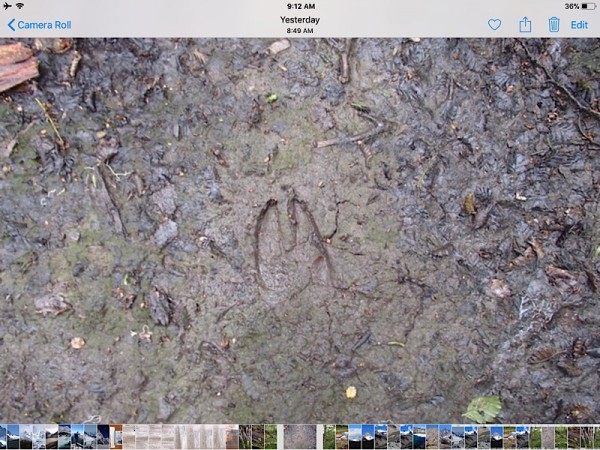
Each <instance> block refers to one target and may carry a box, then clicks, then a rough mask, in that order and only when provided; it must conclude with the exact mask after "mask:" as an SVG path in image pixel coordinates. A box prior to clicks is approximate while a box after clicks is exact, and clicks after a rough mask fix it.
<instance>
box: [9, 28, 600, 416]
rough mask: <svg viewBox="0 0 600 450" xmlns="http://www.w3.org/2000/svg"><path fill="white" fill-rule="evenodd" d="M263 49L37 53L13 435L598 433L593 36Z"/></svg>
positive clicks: (17, 175)
mask: <svg viewBox="0 0 600 450" xmlns="http://www.w3.org/2000/svg"><path fill="white" fill-rule="evenodd" d="M4 42H5V43H8V42H11V41H4ZM273 42H275V40H237V39H218V40H214V39H211V40H187V39H182V40H155V39H147V40H119V39H113V40H110V39H106V40H76V41H69V40H42V41H33V40H30V41H25V44H26V45H28V46H29V47H30V48H34V49H35V52H34V53H35V55H36V56H37V58H38V59H39V61H40V67H39V70H40V76H39V78H38V79H37V80H36V81H34V82H29V83H26V84H23V85H20V86H18V87H16V88H13V89H11V90H10V91H8V92H5V93H4V94H2V102H0V117H1V119H0V163H1V166H2V171H1V173H0V196H1V199H2V200H1V202H0V239H1V244H0V291H1V292H0V293H1V295H2V303H1V304H0V305H1V306H0V308H1V314H2V319H3V320H2V321H1V322H0V349H1V355H0V371H1V373H2V379H3V384H2V387H1V390H0V393H1V394H0V399H1V400H0V422H2V423H7V422H8V423H10V422H16V423H19V422H22V421H28V422H39V423H48V422H53V421H55V422H57V423H61V422H64V421H71V422H78V421H83V420H86V419H88V418H89V417H90V416H100V417H101V420H102V421H103V422H105V423H106V422H113V423H128V422H129V423H131V422H137V423H155V422H170V423H228V422H234V423H284V422H287V423H316V422H325V423H333V422H338V423H344V422H346V423H369V422H370V423H381V422H385V421H393V422H396V423H399V422H405V423H412V422H414V421H417V422H418V423H439V422H442V423H461V422H465V421H467V422H468V420H465V418H464V417H462V416H461V414H462V413H463V412H465V410H466V406H467V405H468V404H469V402H470V401H471V400H472V399H473V398H475V397H479V396H482V395H499V396H500V398H501V400H502V405H503V409H502V412H501V414H500V416H498V418H497V420H498V421H503V422H508V423H519V422H533V423H549V422H597V421H598V419H599V417H598V411H597V407H598V403H599V402H598V400H599V397H598V385H599V382H600V379H599V372H598V368H599V367H598V364H599V360H598V359H597V357H598V356H600V349H598V347H600V333H598V317H599V316H600V305H599V304H598V293H597V290H598V285H599V281H598V280H599V277H600V273H599V269H600V222H599V215H600V209H599V206H598V196H599V194H598V187H599V182H600V181H599V176H600V137H599V135H600V126H599V121H598V118H599V116H600V113H599V112H598V111H599V109H600V106H599V104H598V103H599V98H600V86H599V81H598V80H599V79H600V69H599V68H600V46H599V41H598V40H586V39H578V40H560V39H559V40H529V41H516V40H504V39H498V40H491V39H490V40H458V39H451V40H421V41H419V40H407V39H398V40H375V39H370V40H363V39H358V40H353V41H345V40H321V39H314V40H293V41H291V45H290V47H289V48H287V49H284V50H281V51H279V50H280V49H282V48H285V47H286V45H278V46H275V47H274V50H273V51H271V52H269V51H267V49H268V48H269V46H270V45H271V44H273ZM344 55H345V56H344ZM346 60H347V62H348V65H347V67H343V66H344V64H342V61H346ZM54 128H56V129H54ZM332 140H334V141H333V143H332ZM74 338H80V339H79V340H78V339H74ZM400 344H402V345H400ZM349 386H355V387H356V389H357V395H356V397H355V398H353V399H349V398H346V395H345V393H346V388H347V387H349Z"/></svg>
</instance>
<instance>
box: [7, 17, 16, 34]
mask: <svg viewBox="0 0 600 450" xmlns="http://www.w3.org/2000/svg"><path fill="white" fill-rule="evenodd" d="M14 21H15V19H13V20H11V21H10V22H8V28H10V29H11V30H13V31H15V29H14V27H13V26H12V24H13V22H14Z"/></svg>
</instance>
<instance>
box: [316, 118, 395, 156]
mask: <svg viewBox="0 0 600 450" xmlns="http://www.w3.org/2000/svg"><path fill="white" fill-rule="evenodd" d="M358 115H359V116H363V117H365V118H366V119H369V120H370V121H371V122H373V123H375V124H376V126H375V128H372V129H371V130H367V131H365V132H363V133H358V134H355V135H354V136H350V137H344V138H335V139H328V140H326V141H318V142H317V143H316V148H324V147H330V146H332V145H344V144H350V143H352V142H358V141H361V142H364V141H366V140H367V139H371V138H372V137H374V136H377V135H378V134H379V133H381V132H383V131H384V130H385V129H387V125H386V123H385V122H384V121H382V120H380V119H377V118H376V117H374V116H372V115H370V114H368V113H366V112H361V111H359V112H358Z"/></svg>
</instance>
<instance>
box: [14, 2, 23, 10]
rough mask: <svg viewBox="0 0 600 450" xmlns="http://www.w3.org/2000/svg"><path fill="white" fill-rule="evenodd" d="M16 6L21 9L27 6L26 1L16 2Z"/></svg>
mask: <svg viewBox="0 0 600 450" xmlns="http://www.w3.org/2000/svg"><path fill="white" fill-rule="evenodd" d="M15 6H16V7H17V8H19V9H21V8H22V7H23V6H25V4H24V3H15Z"/></svg>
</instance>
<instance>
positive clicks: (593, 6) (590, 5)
mask: <svg viewBox="0 0 600 450" xmlns="http://www.w3.org/2000/svg"><path fill="white" fill-rule="evenodd" d="M581 9H596V4H595V3H582V4H581Z"/></svg>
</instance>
